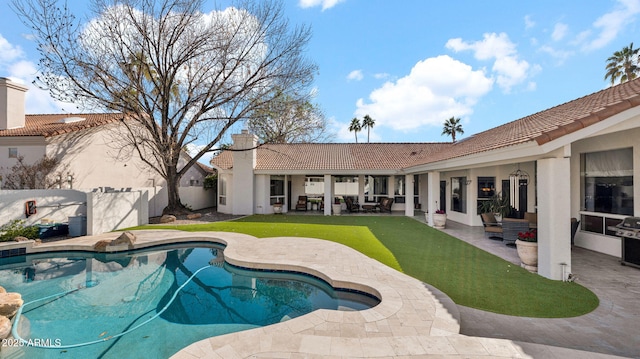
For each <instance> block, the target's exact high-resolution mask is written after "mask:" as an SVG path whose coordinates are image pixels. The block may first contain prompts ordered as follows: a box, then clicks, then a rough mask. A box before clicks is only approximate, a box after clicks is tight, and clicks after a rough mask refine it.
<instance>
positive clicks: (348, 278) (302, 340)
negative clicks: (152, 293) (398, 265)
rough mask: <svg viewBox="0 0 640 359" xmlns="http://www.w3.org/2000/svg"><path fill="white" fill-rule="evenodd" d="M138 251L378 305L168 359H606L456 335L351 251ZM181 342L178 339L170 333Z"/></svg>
mask: <svg viewBox="0 0 640 359" xmlns="http://www.w3.org/2000/svg"><path fill="white" fill-rule="evenodd" d="M133 233H134V234H135V235H136V237H137V239H136V244H135V247H136V248H144V247H149V246H154V245H160V244H167V243H178V242H192V241H211V242H216V243H222V244H224V245H226V246H227V247H226V249H225V260H226V261H227V262H229V263H231V264H234V265H237V266H243V267H247V268H260V269H273V270H292V271H298V272H304V273H309V274H312V275H315V276H317V277H320V278H322V279H324V280H325V281H327V282H328V283H329V284H331V285H332V286H334V287H340V288H350V289H357V290H361V291H365V292H368V293H370V294H373V295H375V296H377V297H378V298H379V299H381V302H380V304H379V305H377V306H376V307H374V308H371V309H368V310H363V311H353V312H346V311H333V310H318V311H315V312H313V313H310V314H307V315H304V316H301V317H298V318H294V319H291V320H289V321H285V322H282V323H278V324H275V325H270V326H267V327H263V328H257V329H252V330H247V331H243V332H238V333H232V334H227V335H223V336H218V337H212V338H209V339H205V340H201V341H199V342H196V343H193V344H191V345H189V346H187V347H185V348H183V349H182V350H181V351H179V352H178V353H176V354H175V355H174V356H173V358H225V359H226V358H402V357H447V358H469V357H473V358H480V357H491V358H498V357H508V358H532V357H538V356H539V355H541V354H542V353H543V354H544V357H546V358H605V357H611V356H607V355H603V354H596V353H590V352H583V351H577V350H570V349H564V348H557V347H551V346H543V345H538V344H530V343H520V342H514V341H510V340H506V339H491V338H480V337H472V336H465V335H462V334H459V331H460V325H459V313H458V309H457V308H456V306H455V304H454V303H453V302H452V301H451V300H450V299H449V298H447V297H446V296H444V295H443V294H442V293H440V292H438V291H437V290H435V289H433V288H431V287H430V286H428V285H427V284H424V283H422V282H420V281H419V280H417V279H414V278H412V277H409V276H407V275H404V274H402V273H400V272H398V271H396V270H394V269H392V268H389V267H387V266H385V265H383V264H381V263H379V262H377V261H375V260H373V259H371V258H369V257H366V256H365V255H363V254H361V253H360V252H357V251H355V250H353V249H351V248H349V247H346V246H343V245H340V244H337V243H334V242H330V241H324V240H318V239H310V238H292V237H286V238H285V237H278V238H255V237H252V236H249V235H244V234H238V233H228V232H198V233H186V232H181V231H134V232H133ZM118 235H119V233H107V234H103V235H100V236H92V237H79V238H74V239H68V240H63V241H58V242H51V243H44V244H40V245H37V246H34V247H33V248H31V249H30V250H29V252H30V253H34V252H46V251H63V250H91V249H92V247H93V244H95V243H96V242H97V241H99V240H104V239H106V240H112V239H115V238H116V237H118ZM176 335H179V333H176Z"/></svg>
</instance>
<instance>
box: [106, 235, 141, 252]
mask: <svg viewBox="0 0 640 359" xmlns="http://www.w3.org/2000/svg"><path fill="white" fill-rule="evenodd" d="M134 243H136V236H135V234H133V233H131V232H124V233H122V234H121V235H120V237H118V238H116V239H114V240H113V241H111V244H110V245H112V246H119V245H123V244H126V245H127V246H129V249H133V245H134Z"/></svg>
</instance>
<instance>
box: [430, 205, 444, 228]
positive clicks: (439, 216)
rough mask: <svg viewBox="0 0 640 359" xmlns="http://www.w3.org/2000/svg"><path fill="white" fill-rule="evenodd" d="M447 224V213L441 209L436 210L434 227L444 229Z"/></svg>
mask: <svg viewBox="0 0 640 359" xmlns="http://www.w3.org/2000/svg"><path fill="white" fill-rule="evenodd" d="M446 224H447V214H446V213H445V212H444V211H443V210H441V209H439V210H436V213H434V214H433V227H434V228H438V229H443V228H444V226H445V225H446Z"/></svg>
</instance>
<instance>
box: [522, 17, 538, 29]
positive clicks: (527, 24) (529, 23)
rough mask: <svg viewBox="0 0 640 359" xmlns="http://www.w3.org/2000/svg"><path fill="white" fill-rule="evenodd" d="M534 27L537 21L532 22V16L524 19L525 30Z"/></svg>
mask: <svg viewBox="0 0 640 359" xmlns="http://www.w3.org/2000/svg"><path fill="white" fill-rule="evenodd" d="M534 26H536V23H535V21H533V20H531V16H530V15H526V16H525V17H524V28H525V29H531V28H532V27H534Z"/></svg>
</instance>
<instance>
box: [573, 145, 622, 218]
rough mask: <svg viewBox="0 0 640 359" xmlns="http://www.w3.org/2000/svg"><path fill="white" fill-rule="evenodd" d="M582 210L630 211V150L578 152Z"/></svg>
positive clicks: (614, 212)
mask: <svg viewBox="0 0 640 359" xmlns="http://www.w3.org/2000/svg"><path fill="white" fill-rule="evenodd" d="M580 160H581V167H582V168H581V177H582V198H583V201H582V203H583V208H582V209H583V210H584V211H588V212H599V213H609V214H621V215H633V150H632V149H631V148H625V149H620V150H612V151H603V152H592V153H583V154H582V155H581V158H580Z"/></svg>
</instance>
